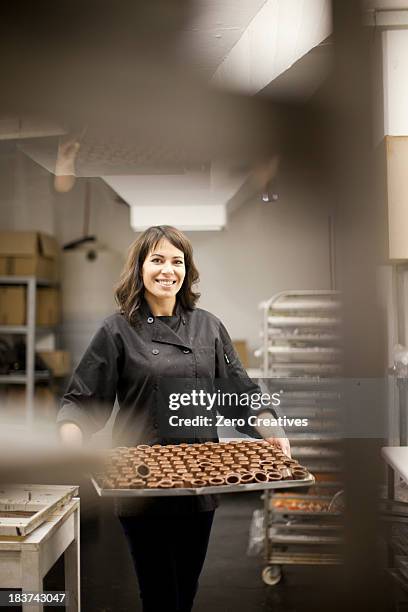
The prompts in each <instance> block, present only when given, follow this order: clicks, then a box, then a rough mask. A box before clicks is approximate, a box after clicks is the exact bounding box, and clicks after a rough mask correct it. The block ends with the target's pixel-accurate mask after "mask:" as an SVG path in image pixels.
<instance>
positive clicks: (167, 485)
mask: <svg viewBox="0 0 408 612" xmlns="http://www.w3.org/2000/svg"><path fill="white" fill-rule="evenodd" d="M173 486H174V483H173V481H172V480H170V478H163V479H162V480H159V482H158V484H157V487H158V488H159V489H172V488H173Z"/></svg>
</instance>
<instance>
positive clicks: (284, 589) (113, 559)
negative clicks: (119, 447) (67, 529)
mask: <svg viewBox="0 0 408 612" xmlns="http://www.w3.org/2000/svg"><path fill="white" fill-rule="evenodd" d="M260 506H261V501H260V498H259V494H258V493H254V494H245V495H242V494H241V495H225V496H223V497H222V503H221V505H220V507H219V508H218V510H217V512H216V518H215V522H214V526H213V530H212V534H211V541H210V546H209V551H208V555H207V559H206V564H205V567H204V571H203V573H202V576H201V582H200V589H199V593H198V595H197V598H196V604H195V608H194V612H209V611H210V610H211V612H221V611H222V612H255V611H256V612H259V611H264V610H273V611H274V612H281V611H282V612H297V611H299V612H305V611H307V610H313V612H316V611H317V610H320V609H322V610H327V609H330V607H333V606H330V601H331V602H333V595H334V591H333V589H334V588H335V578H336V572H337V571H338V570H336V568H333V567H321V568H318V567H309V568H301V567H293V568H290V569H289V570H287V571H285V573H284V579H283V580H282V581H281V583H279V585H277V586H275V587H268V586H265V585H264V583H263V582H262V579H261V571H262V568H263V566H264V563H263V561H262V559H261V558H259V557H255V558H254V557H248V556H247V554H246V550H247V545H248V531H249V524H250V520H251V516H252V512H253V510H254V509H255V508H259V507H260ZM84 517H85V513H84ZM101 522H102V524H103V526H104V527H103V534H104V535H103V537H101V536H100V533H101V530H100V529H99V528H98V522H95V521H92V520H86V521H84V523H83V525H82V535H81V537H82V543H81V549H82V609H83V610H85V611H86V612H139V611H140V610H141V605H140V602H139V598H138V593H137V583H136V578H135V576H134V574H133V568H132V564H131V559H130V555H129V553H128V550H127V546H126V542H125V540H124V537H123V535H122V530H121V527H120V525H119V523H118V521H117V520H116V519H115V518H114V517H113V516H112V514H111V512H110V509H109V508H105V510H104V512H103V516H102V521H101ZM165 571H166V568H165V567H158V568H157V580H158V585H159V584H160V573H161V572H165ZM62 576H63V573H62V564H61V563H59V564H57V565H56V566H55V567H54V569H53V570H52V571H51V572H50V575H49V576H48V578H47V583H46V585H45V586H46V588H48V589H50V590H54V589H55V590H56V589H57V588H62V585H63V578H62ZM48 609H49V610H50V608H48ZM56 609H57V608H56ZM59 609H61V608H59ZM158 612H164V611H158Z"/></svg>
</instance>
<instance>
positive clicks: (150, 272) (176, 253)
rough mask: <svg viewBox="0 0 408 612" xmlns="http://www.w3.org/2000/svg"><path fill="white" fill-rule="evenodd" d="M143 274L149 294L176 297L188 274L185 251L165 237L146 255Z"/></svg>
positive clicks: (164, 297)
mask: <svg viewBox="0 0 408 612" xmlns="http://www.w3.org/2000/svg"><path fill="white" fill-rule="evenodd" d="M142 275H143V284H144V286H145V292H146V293H147V294H150V295H151V296H152V297H154V298H156V299H168V298H171V297H175V296H176V294H177V292H178V291H179V290H180V289H181V286H182V284H183V281H184V277H185V275H186V268H185V263H184V253H183V251H180V250H179V249H178V248H177V247H175V246H174V245H172V244H171V242H169V241H168V240H166V239H165V238H163V239H162V240H160V242H158V244H157V245H156V247H155V248H154V249H153V251H151V252H150V253H149V254H148V256H147V257H146V259H145V261H144V263H143V267H142Z"/></svg>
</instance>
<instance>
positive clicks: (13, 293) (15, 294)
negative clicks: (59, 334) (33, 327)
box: [0, 286, 61, 326]
mask: <svg viewBox="0 0 408 612" xmlns="http://www.w3.org/2000/svg"><path fill="white" fill-rule="evenodd" d="M26 292H27V289H26V287H11V286H2V287H0V325H25V324H26V308H27V306H26V304H27V295H26ZM60 318H61V305H60V293H59V290H58V289H55V288H49V287H39V288H38V290H37V314H36V323H37V325H39V326H40V325H42V326H54V325H58V323H59V322H60Z"/></svg>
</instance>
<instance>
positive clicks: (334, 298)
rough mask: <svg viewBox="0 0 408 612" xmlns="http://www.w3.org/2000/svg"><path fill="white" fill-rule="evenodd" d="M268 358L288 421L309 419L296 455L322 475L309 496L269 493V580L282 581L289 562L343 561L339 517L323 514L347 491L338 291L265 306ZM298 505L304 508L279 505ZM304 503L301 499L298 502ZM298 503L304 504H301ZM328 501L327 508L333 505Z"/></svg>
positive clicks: (268, 374)
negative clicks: (280, 502)
mask: <svg viewBox="0 0 408 612" xmlns="http://www.w3.org/2000/svg"><path fill="white" fill-rule="evenodd" d="M260 306H261V308H262V310H263V328H262V337H263V345H262V348H261V349H259V350H258V351H257V352H256V354H257V356H259V357H261V358H262V366H263V367H262V374H263V378H264V379H272V380H265V384H267V385H268V387H269V386H271V387H273V390H274V391H276V390H279V391H280V397H281V404H280V407H279V412H280V415H281V416H283V415H284V416H286V417H291V418H307V419H308V426H307V427H304V428H301V427H300V428H299V427H297V426H291V425H286V426H285V430H286V432H287V435H288V438H289V440H290V443H291V448H292V455H293V456H294V458H295V459H297V460H298V461H299V462H300V463H301V464H303V465H305V466H306V467H307V468H308V469H309V470H310V471H311V472H312V473H313V474H314V475H315V478H316V484H315V485H314V486H312V487H310V488H309V490H308V491H307V492H306V491H305V493H304V494H302V495H298V494H297V495H291V494H290V493H277V494H276V495H272V492H270V491H265V492H264V496H263V498H264V530H265V532H264V536H265V537H264V541H265V559H266V564H267V565H266V566H265V568H264V570H263V572H262V578H263V580H264V582H265V583H266V584H268V585H275V584H277V583H278V582H279V581H280V579H281V576H282V570H281V566H282V565H306V564H307V565H312V564H313V565H322V564H324V565H326V564H337V563H339V562H340V556H339V554H338V547H339V543H340V538H341V524H340V517H339V514H338V513H332V512H328V511H327V510H322V511H321V512H319V511H316V509H315V508H316V504H317V506H318V505H319V502H320V504H321V505H322V507H326V506H327V507H328V502H329V501H330V500H331V499H332V496H333V494H334V493H336V491H338V490H339V489H341V451H340V446H339V443H340V438H339V430H338V425H339V422H338V410H339V405H340V394H339V385H338V377H339V376H340V375H341V372H342V342H341V302H340V294H339V292H337V291H320V290H319V291H313V290H305V291H302V290H293V291H284V292H281V293H278V294H276V295H274V296H273V297H272V298H270V299H269V300H267V301H266V302H263V303H262V304H261V305H260ZM279 499H282V500H283V501H285V500H286V501H288V502H289V499H292V500H293V503H294V504H295V506H296V503H297V504H298V508H303V509H296V510H293V509H290V504H289V507H287V508H284V507H283V508H280V509H278V508H277V507H276V502H277V501H278V500H279ZM296 500H297V501H296ZM295 502H296V503H295ZM326 502H327V503H326Z"/></svg>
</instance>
